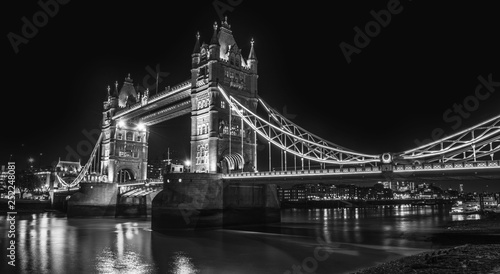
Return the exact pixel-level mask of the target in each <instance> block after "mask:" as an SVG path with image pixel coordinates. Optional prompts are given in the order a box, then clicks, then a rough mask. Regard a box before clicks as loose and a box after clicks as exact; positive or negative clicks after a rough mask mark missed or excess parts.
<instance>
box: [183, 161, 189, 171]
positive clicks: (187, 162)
mask: <svg viewBox="0 0 500 274" xmlns="http://www.w3.org/2000/svg"><path fill="white" fill-rule="evenodd" d="M184 165H185V166H186V167H187V171H188V172H191V161H189V160H186V161H184Z"/></svg>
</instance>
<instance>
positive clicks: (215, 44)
mask: <svg viewBox="0 0 500 274" xmlns="http://www.w3.org/2000/svg"><path fill="white" fill-rule="evenodd" d="M219 48H220V44H219V38H218V33H217V22H214V32H213V34H212V38H211V39H210V45H209V47H208V49H209V52H210V57H209V59H211V60H218V59H219V57H220V56H219Z"/></svg>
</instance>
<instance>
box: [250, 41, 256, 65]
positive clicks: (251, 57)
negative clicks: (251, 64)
mask: <svg viewBox="0 0 500 274" xmlns="http://www.w3.org/2000/svg"><path fill="white" fill-rule="evenodd" d="M254 43H255V41H254V40H253V38H252V40H250V53H249V54H248V60H257V55H255V50H254V48H253V44H254Z"/></svg>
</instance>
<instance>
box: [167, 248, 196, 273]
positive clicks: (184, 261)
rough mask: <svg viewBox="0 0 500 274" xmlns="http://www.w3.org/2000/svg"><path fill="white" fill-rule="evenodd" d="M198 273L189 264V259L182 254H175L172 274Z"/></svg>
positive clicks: (192, 265) (191, 264) (190, 263)
mask: <svg viewBox="0 0 500 274" xmlns="http://www.w3.org/2000/svg"><path fill="white" fill-rule="evenodd" d="M196 273H199V270H197V269H196V268H195V266H194V264H193V263H192V262H191V258H189V257H187V256H186V255H185V254H184V253H183V252H177V253H176V254H175V255H174V256H173V268H172V274H196Z"/></svg>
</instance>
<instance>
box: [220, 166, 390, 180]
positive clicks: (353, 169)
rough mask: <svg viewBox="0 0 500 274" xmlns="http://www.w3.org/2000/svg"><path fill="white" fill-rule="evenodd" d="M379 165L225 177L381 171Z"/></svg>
mask: <svg viewBox="0 0 500 274" xmlns="http://www.w3.org/2000/svg"><path fill="white" fill-rule="evenodd" d="M380 172H381V169H380V167H379V166H366V167H344V168H332V169H310V170H286V171H285V170H281V171H260V172H241V173H228V174H224V177H231V178H235V177H262V176H277V177H278V176H294V175H321V174H324V175H332V174H353V173H380Z"/></svg>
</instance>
